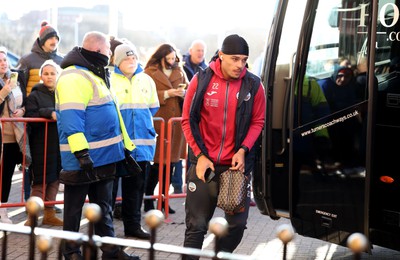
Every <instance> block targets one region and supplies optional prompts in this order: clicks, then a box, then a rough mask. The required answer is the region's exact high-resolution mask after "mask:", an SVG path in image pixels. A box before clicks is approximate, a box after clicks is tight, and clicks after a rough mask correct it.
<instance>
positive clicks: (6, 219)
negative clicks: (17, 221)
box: [0, 208, 13, 224]
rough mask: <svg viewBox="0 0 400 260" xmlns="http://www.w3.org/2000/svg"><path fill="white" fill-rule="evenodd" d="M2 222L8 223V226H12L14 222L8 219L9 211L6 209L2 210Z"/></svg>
mask: <svg viewBox="0 0 400 260" xmlns="http://www.w3.org/2000/svg"><path fill="white" fill-rule="evenodd" d="M0 222H1V223H6V224H12V223H13V222H12V221H11V219H9V218H8V214H7V209H6V208H0Z"/></svg>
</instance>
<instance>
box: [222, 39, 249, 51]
mask: <svg viewBox="0 0 400 260" xmlns="http://www.w3.org/2000/svg"><path fill="white" fill-rule="evenodd" d="M221 51H222V52H223V53H225V54H228V55H234V54H240V55H246V56H249V45H248V44H247V42H246V40H245V39H243V37H240V36H239V35H237V34H232V35H229V36H227V37H226V38H225V40H224V42H223V43H222V47H221Z"/></svg>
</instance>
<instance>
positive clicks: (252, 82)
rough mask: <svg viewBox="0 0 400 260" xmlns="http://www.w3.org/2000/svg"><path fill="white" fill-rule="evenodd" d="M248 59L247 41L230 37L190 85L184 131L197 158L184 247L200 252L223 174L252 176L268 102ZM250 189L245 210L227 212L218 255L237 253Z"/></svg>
mask: <svg viewBox="0 0 400 260" xmlns="http://www.w3.org/2000/svg"><path fill="white" fill-rule="evenodd" d="M248 57H249V46H248V44H247V42H246V40H245V39H244V38H242V37H241V36H239V35H237V34H233V35H229V36H227V37H226V38H225V39H224V41H223V43H222V47H221V49H220V50H219V51H218V52H216V54H215V55H214V57H213V58H212V61H211V63H210V65H209V67H207V68H206V69H205V70H204V71H200V72H199V73H198V74H196V75H195V76H194V77H193V79H192V80H191V81H190V84H189V87H188V90H187V94H186V98H185V101H184V104H183V114H182V129H183V133H184V134H185V137H186V140H187V142H188V145H189V148H190V149H191V150H192V152H193V155H194V156H195V157H194V158H192V160H191V165H190V168H189V170H188V174H187V194H186V202H185V210H186V230H185V240H184V247H191V248H198V249H201V248H202V245H203V240H204V236H205V235H206V233H207V230H208V222H209V221H210V220H211V218H212V216H213V214H214V211H215V208H216V205H217V201H218V187H219V175H220V174H221V173H222V172H224V171H226V170H228V169H231V170H236V171H241V172H242V173H243V174H245V175H246V176H248V177H249V178H251V172H252V170H253V166H254V160H255V153H256V149H253V147H256V142H257V140H258V137H259V136H260V134H261V131H262V128H263V127H264V121H265V106H266V105H265V104H266V101H265V92H264V86H263V85H262V83H261V81H260V78H259V77H258V76H256V75H254V74H253V73H251V72H249V71H248V70H247V68H246V65H247V59H248ZM214 174H215V176H214V177H213V175H214ZM238 174H241V173H238ZM247 189H248V192H247V194H248V196H247V198H246V203H245V207H244V209H243V210H241V211H240V212H235V213H225V218H226V220H227V222H228V224H229V228H228V233H227V235H226V236H224V237H222V238H220V239H219V243H218V245H219V248H217V249H216V250H217V251H225V252H233V251H234V250H235V249H236V247H237V246H238V245H239V243H240V241H241V239H242V237H243V233H244V230H245V229H246V224H247V218H248V213H249V204H250V187H248V188H247ZM182 259H199V258H198V257H193V256H184V257H183V258H182Z"/></svg>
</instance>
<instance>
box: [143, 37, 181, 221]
mask: <svg viewBox="0 0 400 260" xmlns="http://www.w3.org/2000/svg"><path fill="white" fill-rule="evenodd" d="M144 72H145V73H146V74H147V75H149V76H150V77H151V78H152V79H153V80H154V82H155V83H156V87H157V95H158V100H159V101H160V109H159V110H158V111H157V113H156V114H155V115H154V116H155V117H161V118H163V119H164V122H165V127H164V130H165V136H166V135H167V128H168V120H169V119H170V118H172V117H180V116H182V110H181V106H180V103H181V102H182V101H183V99H184V97H185V94H186V91H185V89H184V88H183V87H182V85H180V84H185V85H186V84H188V80H187V77H186V74H185V71H184V70H183V69H182V66H181V64H180V58H179V56H178V53H177V51H176V50H175V48H174V47H173V46H172V45H170V44H167V43H165V44H161V45H160V46H159V47H158V48H157V49H156V51H155V52H154V53H153V55H152V56H151V57H150V59H149V61H148V62H147V64H146V67H145V69H144ZM154 126H155V129H156V132H157V134H158V135H160V132H161V124H160V122H155V124H154ZM160 142H166V140H159V138H158V139H157V146H156V153H155V156H154V164H153V165H152V167H151V172H150V174H149V176H148V179H147V182H146V185H147V186H146V195H153V194H154V188H155V187H156V186H157V182H158V170H159V167H164V174H165V172H166V167H167V166H166V165H165V162H166V153H165V154H161V155H160ZM171 142H172V144H171V147H172V149H171V164H170V165H168V167H170V168H171V171H170V173H171V174H172V173H173V170H174V167H175V165H176V164H177V163H179V162H180V160H181V158H184V157H185V154H186V142H185V138H184V136H183V133H182V129H181V126H180V124H179V122H178V123H174V124H173V127H172V140H171ZM165 147H166V143H165ZM160 156H163V157H164V165H161V166H160V164H159V162H160V160H159V159H160ZM164 181H165V177H164ZM163 187H164V191H163V193H164V192H165V183H164V185H163ZM163 208H164V207H163ZM144 209H145V211H148V210H151V209H154V204H153V201H152V200H145V202H144ZM169 213H171V214H173V213H175V211H174V210H173V209H172V208H169Z"/></svg>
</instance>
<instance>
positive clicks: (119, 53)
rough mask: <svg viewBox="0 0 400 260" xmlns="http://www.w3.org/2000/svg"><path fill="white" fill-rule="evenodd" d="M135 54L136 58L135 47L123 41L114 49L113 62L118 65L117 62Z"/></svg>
mask: <svg viewBox="0 0 400 260" xmlns="http://www.w3.org/2000/svg"><path fill="white" fill-rule="evenodd" d="M132 55H135V56H136V58H138V55H137V50H136V47H135V46H134V45H133V44H127V43H123V44H121V45H118V46H117V47H116V48H115V51H114V64H115V65H116V66H117V67H119V64H121V62H122V61H123V60H124V59H125V58H126V57H129V56H132Z"/></svg>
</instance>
